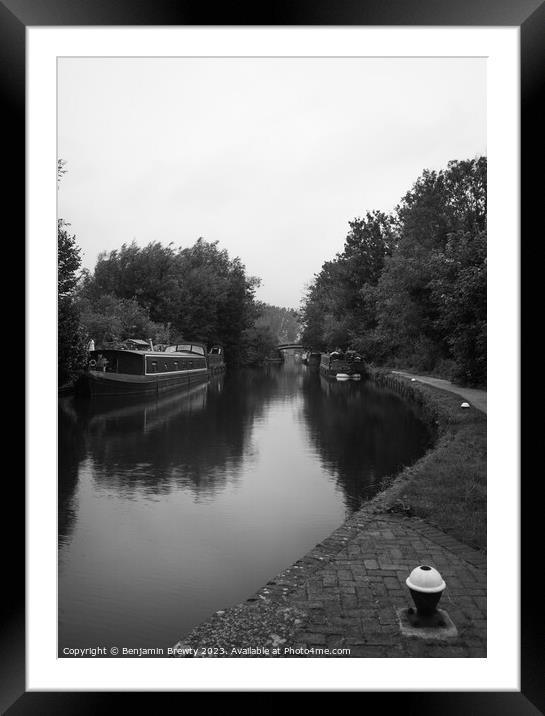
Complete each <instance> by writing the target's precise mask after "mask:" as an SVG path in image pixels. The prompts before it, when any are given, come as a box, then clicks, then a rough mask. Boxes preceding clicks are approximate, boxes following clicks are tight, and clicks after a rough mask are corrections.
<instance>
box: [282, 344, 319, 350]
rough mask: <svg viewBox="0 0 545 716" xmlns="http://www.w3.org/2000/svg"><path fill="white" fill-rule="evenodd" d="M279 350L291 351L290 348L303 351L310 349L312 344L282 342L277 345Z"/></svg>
mask: <svg viewBox="0 0 545 716" xmlns="http://www.w3.org/2000/svg"><path fill="white" fill-rule="evenodd" d="M276 348H277V350H279V351H289V350H292V349H293V350H301V351H310V350H311V348H312V346H305V345H303V344H302V343H280V344H279V345H277V346H276Z"/></svg>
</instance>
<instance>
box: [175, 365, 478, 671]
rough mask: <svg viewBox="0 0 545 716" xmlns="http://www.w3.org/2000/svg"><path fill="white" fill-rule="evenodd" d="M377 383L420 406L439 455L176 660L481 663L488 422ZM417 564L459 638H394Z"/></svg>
mask: <svg viewBox="0 0 545 716" xmlns="http://www.w3.org/2000/svg"><path fill="white" fill-rule="evenodd" d="M372 378H373V379H374V380H375V381H376V382H377V383H378V384H380V385H384V386H386V387H388V388H389V389H392V390H396V391H397V392H400V393H401V394H402V395H404V397H405V398H407V399H408V400H412V401H414V402H416V403H417V404H418V405H419V406H420V408H421V410H422V414H423V417H424V419H425V420H426V422H427V423H428V425H429V426H430V429H432V430H433V433H434V435H435V444H434V447H433V448H432V449H431V450H430V451H428V453H427V454H426V455H425V456H424V457H423V458H421V459H420V460H419V461H418V462H417V463H415V464H414V465H413V466H412V467H410V468H406V469H405V470H403V471H402V473H400V474H399V475H398V476H397V477H392V479H391V480H389V481H388V483H389V484H388V485H387V487H386V489H385V490H384V491H383V492H381V493H380V494H379V495H377V496H376V497H375V498H374V499H373V500H371V501H370V502H369V503H367V504H366V505H365V506H364V507H363V508H362V509H360V510H359V511H358V512H356V513H355V514H354V515H352V517H350V518H349V519H348V520H347V521H346V522H345V523H344V524H343V525H342V526H341V527H339V528H338V529H337V530H335V531H334V532H333V534H332V535H330V537H328V538H327V539H326V540H324V541H323V542H321V543H320V544H318V545H316V547H315V548H314V549H312V550H311V551H310V552H309V553H308V554H307V555H305V556H304V557H303V558H302V559H300V560H298V561H297V562H296V563H294V564H293V565H291V566H290V567H288V568H287V569H286V570H284V571H283V572H281V573H280V574H279V575H277V576H276V577H275V578H274V579H271V580H270V581H269V582H268V583H267V584H266V585H265V586H263V587H262V588H261V589H260V590H258V592H257V593H256V594H255V595H253V596H251V597H250V598H249V599H247V600H246V602H243V603H241V604H238V605H236V606H234V607H232V608H229V609H225V610H221V611H219V612H217V613H216V614H214V615H213V616H212V618H211V619H209V620H207V621H206V622H204V623H202V624H200V625H199V626H198V627H196V628H195V629H194V630H193V631H192V632H190V633H189V634H188V635H187V636H185V637H184V638H183V640H181V641H180V642H178V644H177V646H178V648H179V649H180V653H179V654H178V656H190V655H191V656H195V655H197V656H204V657H209V656H212V657H235V658H236V657H247V656H260V657H272V658H274V657H278V656H280V657H287V658H289V657H292V656H293V657H301V656H307V657H316V656H332V657H339V656H341V657H354V656H356V657H420V656H421V657H484V656H486V556H485V546H486V542H485V539H486V528H485V523H486V416H484V415H483V414H482V413H481V412H479V411H477V410H475V409H472V408H470V409H463V408H461V407H460V399H459V397H458V396H457V395H454V394H452V393H448V392H445V391H442V390H439V389H438V388H435V387H432V386H429V385H424V384H415V383H413V382H412V381H411V380H410V379H409V378H404V377H403V376H394V375H392V373H391V371H384V370H376V369H374V370H373V371H372ZM477 547H478V548H477ZM423 563H426V564H430V565H431V566H433V567H435V568H436V569H438V570H439V571H440V572H441V574H442V575H443V577H444V579H445V581H446V582H447V589H446V590H445V593H444V596H443V598H442V601H441V604H440V606H441V607H443V608H444V609H446V610H447V611H448V613H449V615H450V617H451V619H452V620H453V622H454V624H455V626H456V628H457V635H456V636H455V637H451V638H449V639H441V640H437V639H423V638H415V637H407V636H403V635H402V634H401V632H400V624H399V610H400V609H401V608H403V607H407V606H409V605H410V597H409V594H408V590H407V587H406V585H405V579H406V577H407V576H408V574H409V573H410V571H411V570H412V569H413V568H414V567H415V566H417V565H418V564H423ZM187 649H193V650H196V652H197V653H196V654H195V652H192V653H191V654H189V653H187V652H184V650H187ZM248 649H250V650H251V649H260V650H261V651H260V653H249V652H248V651H247V650H248ZM207 650H208V651H207ZM336 650H343V651H342V652H338V651H336Z"/></svg>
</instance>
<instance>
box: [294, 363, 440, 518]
mask: <svg viewBox="0 0 545 716" xmlns="http://www.w3.org/2000/svg"><path fill="white" fill-rule="evenodd" d="M303 395H304V416H305V420H306V422H307V425H308V427H309V432H310V436H311V439H312V441H313V443H314V445H315V447H316V450H317V451H318V453H319V455H320V457H321V459H322V461H323V464H324V466H325V467H326V469H327V470H328V471H329V472H330V473H331V474H332V475H334V476H335V479H336V480H337V482H338V484H339V486H340V487H341V488H342V490H343V492H344V495H345V501H346V505H347V508H348V509H349V511H354V510H356V509H358V508H359V507H360V506H361V505H362V503H363V502H364V501H365V500H366V499H369V497H372V496H373V494H375V493H376V492H377V491H378V489H379V487H380V482H381V480H382V478H384V477H385V476H387V475H393V474H395V473H396V472H398V471H399V470H400V469H401V468H402V467H403V466H405V465H410V464H411V463H412V462H414V461H415V460H417V459H418V458H419V457H420V456H421V455H422V454H423V452H424V451H425V450H426V447H427V445H428V444H429V433H428V431H427V429H426V427H425V425H424V424H423V422H421V421H420V420H419V417H418V414H417V413H416V411H415V410H414V409H413V408H412V406H410V405H409V404H408V403H406V402H405V401H403V400H402V399H401V398H400V397H399V396H398V395H396V394H395V393H392V392H390V391H386V390H383V389H379V388H376V387H375V386H374V385H373V384H371V383H355V382H344V383H338V382H336V381H331V380H327V379H326V378H324V377H322V376H319V375H318V374H316V372H310V371H309V372H308V373H307V375H306V378H305V382H304V389H303Z"/></svg>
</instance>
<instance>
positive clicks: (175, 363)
mask: <svg viewBox="0 0 545 716" xmlns="http://www.w3.org/2000/svg"><path fill="white" fill-rule="evenodd" d="M174 370H178V361H177V360H175V361H174Z"/></svg>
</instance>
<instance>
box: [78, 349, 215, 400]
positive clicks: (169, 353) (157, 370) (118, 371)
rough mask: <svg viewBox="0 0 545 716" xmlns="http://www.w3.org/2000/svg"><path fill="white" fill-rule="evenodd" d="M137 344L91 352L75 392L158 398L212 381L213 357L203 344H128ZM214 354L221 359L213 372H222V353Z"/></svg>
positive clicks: (94, 394)
mask: <svg viewBox="0 0 545 716" xmlns="http://www.w3.org/2000/svg"><path fill="white" fill-rule="evenodd" d="M140 343H142V344H143V345H139V344H140ZM135 344H136V347H130V348H124V347H122V348H117V349H116V348H104V349H98V350H92V351H90V352H89V361H88V369H87V370H86V371H85V372H84V373H83V374H82V375H81V376H80V378H79V380H78V382H77V383H76V391H77V392H78V393H80V394H86V395H91V396H99V395H139V394H148V395H159V394H162V393H164V392H166V391H169V390H173V389H175V388H178V387H182V386H189V385H194V384H197V383H201V382H204V381H207V380H208V378H209V375H210V372H211V370H210V367H209V361H210V358H209V356H208V355H207V353H206V346H205V345H204V344H203V343H199V342H194V341H191V342H186V343H183V344H177V345H170V346H167V347H166V348H165V350H164V351H158V350H153V349H152V347H151V346H149V345H148V344H145V343H144V342H143V341H142V342H140V341H139V342H136V341H131V343H130V344H129V345H131V346H134V345H135ZM214 355H218V356H219V358H218V359H212V360H211V361H210V363H211V364H213V365H214V369H213V372H219V370H223V368H224V366H225V364H224V363H223V350H222V351H221V353H220V354H214ZM220 358H221V360H220ZM220 365H221V368H220Z"/></svg>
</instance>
